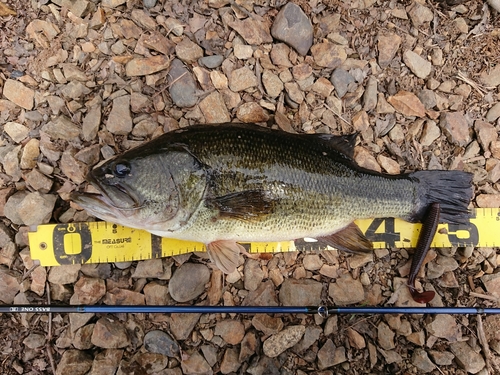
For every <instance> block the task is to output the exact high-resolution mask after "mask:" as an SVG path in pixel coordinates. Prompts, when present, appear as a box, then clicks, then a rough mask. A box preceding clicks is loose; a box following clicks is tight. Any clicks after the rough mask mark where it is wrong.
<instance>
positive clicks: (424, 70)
mask: <svg viewBox="0 0 500 375" xmlns="http://www.w3.org/2000/svg"><path fill="white" fill-rule="evenodd" d="M403 61H404V63H405V64H406V66H407V67H408V68H410V70H411V71H412V72H413V74H415V75H416V76H417V77H419V78H422V79H425V78H427V77H428V76H429V74H431V69H432V64H431V63H430V62H429V61H427V60H425V59H424V58H422V57H420V56H419V55H417V54H416V53H415V52H413V51H410V50H408V51H406V52H405V53H404V55H403Z"/></svg>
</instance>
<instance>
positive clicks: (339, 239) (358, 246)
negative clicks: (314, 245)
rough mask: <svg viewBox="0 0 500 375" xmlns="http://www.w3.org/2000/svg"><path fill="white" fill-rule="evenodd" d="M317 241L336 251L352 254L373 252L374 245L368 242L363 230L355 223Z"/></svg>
mask: <svg viewBox="0 0 500 375" xmlns="http://www.w3.org/2000/svg"><path fill="white" fill-rule="evenodd" d="M317 240H318V241H320V242H323V243H324V244H326V245H329V246H332V247H334V248H336V249H339V250H343V251H348V252H351V253H359V252H362V253H366V252H368V251H371V250H373V245H372V243H371V242H370V241H368V239H367V238H366V237H365V235H364V234H363V232H361V229H359V227H358V226H357V225H356V224H354V223H351V224H349V225H348V226H347V227H345V228H344V229H341V230H340V231H338V232H336V233H333V234H331V235H329V236H326V237H319V238H317Z"/></svg>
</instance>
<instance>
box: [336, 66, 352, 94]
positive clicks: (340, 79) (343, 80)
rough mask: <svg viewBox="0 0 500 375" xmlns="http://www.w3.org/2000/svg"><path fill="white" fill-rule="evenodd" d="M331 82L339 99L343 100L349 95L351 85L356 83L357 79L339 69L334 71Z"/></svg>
mask: <svg viewBox="0 0 500 375" xmlns="http://www.w3.org/2000/svg"><path fill="white" fill-rule="evenodd" d="M330 82H331V83H332V84H333V87H335V91H336V92H337V95H338V97H339V98H342V97H343V96H344V95H345V94H346V93H347V88H348V86H349V84H351V83H354V82H355V79H354V77H353V76H352V75H350V74H349V73H348V72H346V71H345V70H344V69H342V68H337V69H335V70H334V71H333V73H332V76H331V77H330Z"/></svg>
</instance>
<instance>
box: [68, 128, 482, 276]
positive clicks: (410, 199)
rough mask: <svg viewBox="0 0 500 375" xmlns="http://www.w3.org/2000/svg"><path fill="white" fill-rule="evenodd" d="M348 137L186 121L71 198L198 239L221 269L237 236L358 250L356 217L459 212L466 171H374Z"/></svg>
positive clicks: (466, 192) (105, 168) (110, 215)
mask: <svg viewBox="0 0 500 375" xmlns="http://www.w3.org/2000/svg"><path fill="white" fill-rule="evenodd" d="M354 141H355V136H346V137H335V136H332V135H307V134H301V135H299V134H290V133H285V132H282V131H278V130H271V129H268V128H263V127H259V126H256V125H248V124H219V125H203V126H202V125H200V126H192V127H188V128H184V129H179V130H176V131H173V132H169V133H166V134H164V135H162V136H160V137H158V138H156V139H154V140H152V141H150V142H147V143H145V144H143V145H141V146H139V147H137V148H135V149H132V150H129V151H127V152H125V153H124V154H122V155H118V156H116V157H115V158H113V159H111V160H109V161H107V162H105V163H104V164H102V165H100V166H98V167H96V168H94V169H93V170H92V171H91V172H90V173H89V175H88V177H87V179H88V181H89V182H90V183H91V184H92V185H94V187H95V188H96V189H97V190H98V191H99V194H87V193H75V194H74V195H73V199H74V200H75V201H76V202H77V203H79V204H80V205H81V206H82V207H84V208H85V209H87V211H89V212H90V213H91V214H93V215H95V216H97V217H99V218H101V219H104V220H108V221H111V222H115V223H118V224H122V225H127V226H131V227H134V228H139V229H145V230H148V231H150V232H151V233H154V234H157V235H160V236H164V237H172V238H177V239H184V240H192V241H199V242H204V243H206V244H207V250H208V251H209V253H210V254H212V255H211V257H212V259H215V260H216V263H217V265H218V266H219V267H220V268H221V269H223V270H224V272H232V270H234V267H235V264H237V263H238V257H237V254H238V253H239V251H240V250H241V247H239V245H238V244H237V243H236V241H241V242H243V241H244V242H246V241H250V242H252V241H281V240H291V239H297V238H302V237H314V238H319V239H320V240H322V241H324V242H325V243H326V244H330V245H332V246H335V247H337V248H340V249H344V250H357V249H358V250H359V249H364V250H367V249H370V248H371V244H369V243H368V241H367V240H366V237H364V235H363V234H362V233H361V231H359V228H357V227H356V226H355V225H354V224H353V221H354V220H355V219H362V218H373V217H400V218H403V219H406V220H408V221H413V222H415V221H420V220H421V219H422V218H423V217H424V215H425V213H426V212H427V208H428V207H429V205H431V204H432V203H439V205H440V210H441V214H440V217H441V219H442V221H443V222H449V223H465V222H466V221H467V219H468V217H469V211H468V209H467V206H468V204H469V202H470V199H471V197H472V193H473V191H472V188H471V180H472V177H471V174H469V173H465V172H461V171H417V172H413V173H408V174H401V175H387V174H381V173H378V172H375V171H371V170H367V169H364V168H361V167H359V166H358V165H357V164H356V163H355V162H354V161H353V159H352V152H353V146H354V144H353V142H354ZM217 254H218V255H217Z"/></svg>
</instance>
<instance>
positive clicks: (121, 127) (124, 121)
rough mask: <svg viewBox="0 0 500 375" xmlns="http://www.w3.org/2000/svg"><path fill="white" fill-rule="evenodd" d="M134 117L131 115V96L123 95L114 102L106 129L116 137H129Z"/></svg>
mask: <svg viewBox="0 0 500 375" xmlns="http://www.w3.org/2000/svg"><path fill="white" fill-rule="evenodd" d="M132 126H133V124H132V116H131V114H130V95H123V96H120V97H118V98H115V99H114V100H113V107H112V108H111V112H110V113H109V117H108V121H107V123H106V128H107V129H108V130H109V131H110V132H111V133H113V134H116V135H127V134H128V133H130V132H131V131H132Z"/></svg>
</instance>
